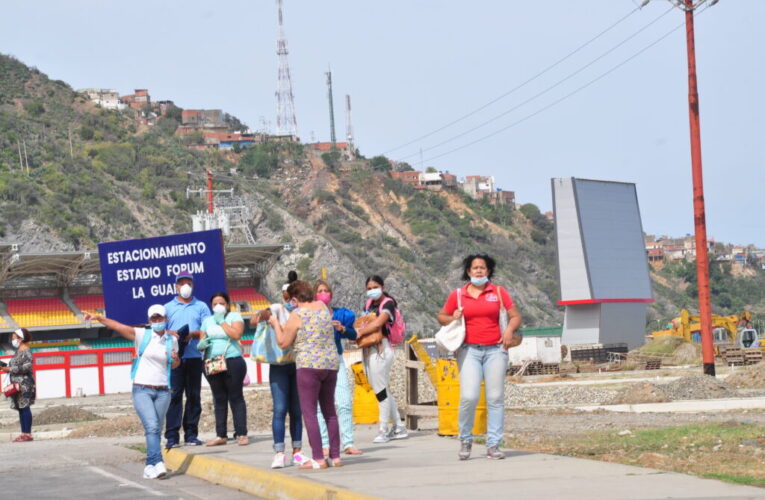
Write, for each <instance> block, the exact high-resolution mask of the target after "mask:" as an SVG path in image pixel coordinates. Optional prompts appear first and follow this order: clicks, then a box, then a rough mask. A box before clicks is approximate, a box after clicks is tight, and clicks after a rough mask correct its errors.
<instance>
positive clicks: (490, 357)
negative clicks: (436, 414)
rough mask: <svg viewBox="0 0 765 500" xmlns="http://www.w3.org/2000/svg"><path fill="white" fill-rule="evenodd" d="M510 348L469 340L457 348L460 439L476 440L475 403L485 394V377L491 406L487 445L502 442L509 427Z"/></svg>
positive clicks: (496, 444)
mask: <svg viewBox="0 0 765 500" xmlns="http://www.w3.org/2000/svg"><path fill="white" fill-rule="evenodd" d="M507 363H508V357H507V351H506V350H504V349H503V348H502V346H501V345H476V344H465V345H463V346H462V347H461V348H460V349H459V351H457V366H458V367H459V370H460V409H459V417H458V421H459V428H460V435H459V438H460V441H470V442H472V441H473V421H474V420H475V407H476V406H477V405H478V398H479V396H480V395H481V380H483V381H484V383H485V386H486V405H487V407H488V420H489V422H488V429H487V434H486V445H487V446H490V447H491V446H499V444H500V443H501V442H502V434H503V430H504V428H505V375H506V374H507Z"/></svg>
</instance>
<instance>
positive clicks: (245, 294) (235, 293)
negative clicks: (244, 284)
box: [229, 288, 269, 316]
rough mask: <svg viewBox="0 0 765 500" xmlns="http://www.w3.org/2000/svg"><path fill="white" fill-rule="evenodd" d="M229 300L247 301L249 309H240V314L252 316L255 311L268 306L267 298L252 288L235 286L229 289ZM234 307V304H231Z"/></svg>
mask: <svg viewBox="0 0 765 500" xmlns="http://www.w3.org/2000/svg"><path fill="white" fill-rule="evenodd" d="M229 296H230V297H231V302H233V303H237V302H247V304H248V305H249V306H250V307H249V311H241V313H242V316H252V315H253V314H254V312H255V311H260V310H263V309H265V308H267V307H268V306H269V302H268V299H266V298H265V297H264V296H262V295H261V294H259V293H258V292H257V290H255V289H254V288H235V289H233V290H229ZM232 306H234V309H236V307H235V304H232Z"/></svg>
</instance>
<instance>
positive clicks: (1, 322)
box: [0, 316, 11, 328]
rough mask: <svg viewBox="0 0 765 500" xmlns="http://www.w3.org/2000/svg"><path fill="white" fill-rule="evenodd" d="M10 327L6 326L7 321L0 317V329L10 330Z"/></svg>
mask: <svg viewBox="0 0 765 500" xmlns="http://www.w3.org/2000/svg"><path fill="white" fill-rule="evenodd" d="M10 327H11V325H9V324H8V322H7V321H5V318H4V317H3V316H0V328H10Z"/></svg>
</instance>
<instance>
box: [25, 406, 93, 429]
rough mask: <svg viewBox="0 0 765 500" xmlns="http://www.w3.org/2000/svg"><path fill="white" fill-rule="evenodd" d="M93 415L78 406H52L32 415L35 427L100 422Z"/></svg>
mask: <svg viewBox="0 0 765 500" xmlns="http://www.w3.org/2000/svg"><path fill="white" fill-rule="evenodd" d="M102 418H103V417H99V416H98V415H96V414H95V413H93V412H91V411H88V410H83V409H82V408H80V407H79V406H53V407H50V408H46V409H44V410H43V411H41V412H40V413H35V414H34V424H35V425H51V424H68V423H70V422H88V421H91V420H101V419H102Z"/></svg>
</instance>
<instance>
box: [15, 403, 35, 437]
mask: <svg viewBox="0 0 765 500" xmlns="http://www.w3.org/2000/svg"><path fill="white" fill-rule="evenodd" d="M18 412H19V422H20V423H21V433H22V434H31V433H32V408H30V407H29V406H27V407H26V408H18Z"/></svg>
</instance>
